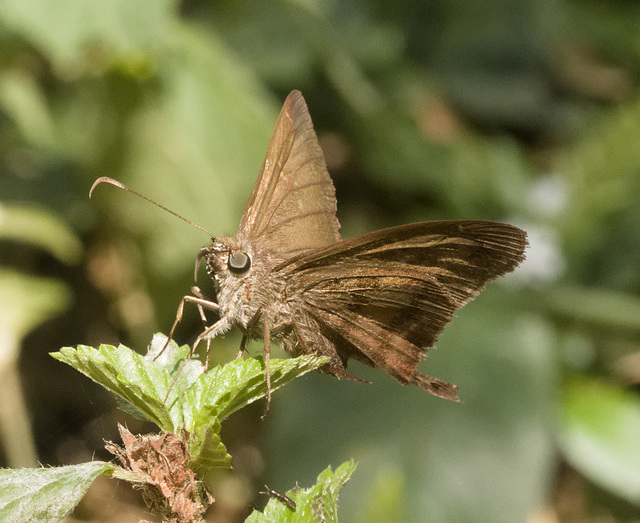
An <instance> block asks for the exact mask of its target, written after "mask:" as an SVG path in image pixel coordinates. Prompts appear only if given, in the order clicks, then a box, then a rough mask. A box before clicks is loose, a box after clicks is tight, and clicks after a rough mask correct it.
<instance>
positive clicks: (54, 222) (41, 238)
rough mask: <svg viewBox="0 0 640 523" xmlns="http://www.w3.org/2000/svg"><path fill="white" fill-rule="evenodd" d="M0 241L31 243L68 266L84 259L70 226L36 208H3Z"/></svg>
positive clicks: (79, 244)
mask: <svg viewBox="0 0 640 523" xmlns="http://www.w3.org/2000/svg"><path fill="white" fill-rule="evenodd" d="M0 238H2V239H9V240H15V241H19V242H25V243H30V244H32V245H35V246H36V247H39V248H41V249H44V250H46V251H47V252H48V253H49V254H51V255H53V256H55V257H56V258H58V259H59V260H60V261H62V262H64V263H68V264H73V263H78V262H79V261H80V257H81V256H82V243H81V242H80V239H79V238H78V237H77V236H76V234H75V233H74V232H73V231H72V230H71V229H70V228H69V226H68V225H67V224H66V223H65V222H64V221H63V220H62V219H60V217H59V216H58V215H57V214H55V213H52V212H51V211H48V210H46V209H43V208H40V207H37V206H35V205H25V204H22V205H7V204H3V205H2V206H0Z"/></svg>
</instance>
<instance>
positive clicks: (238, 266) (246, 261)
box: [227, 251, 251, 276]
mask: <svg viewBox="0 0 640 523" xmlns="http://www.w3.org/2000/svg"><path fill="white" fill-rule="evenodd" d="M227 265H228V266H229V270H230V271H231V274H235V275H236V276H241V275H242V274H244V273H245V272H247V271H248V270H249V269H250V268H251V258H250V257H249V255H248V254H247V253H246V252H242V251H236V252H232V253H231V254H230V255H229V261H228V262H227Z"/></svg>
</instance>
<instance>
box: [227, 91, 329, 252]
mask: <svg viewBox="0 0 640 523" xmlns="http://www.w3.org/2000/svg"><path fill="white" fill-rule="evenodd" d="M339 228H340V225H339V223H338V219H337V218H336V196H335V189H334V187H333V183H332V182H331V178H330V177H329V173H328V172H327V167H326V164H325V160H324V156H323V154H322V150H321V149H320V145H319V143H318V138H317V136H316V133H315V131H314V129H313V123H312V122H311V116H310V115H309V111H308V109H307V104H306V103H305V101H304V98H303V97H302V94H300V92H298V91H293V92H291V94H289V96H288V97H287V99H286V100H285V102H284V105H283V107H282V110H281V112H280V116H279V118H278V121H277V123H276V127H275V129H274V131H273V135H272V137H271V141H270V142H269V147H268V149H267V156H266V158H265V160H264V163H263V165H262V170H261V171H260V175H259V177H258V181H257V182H256V185H255V187H254V189H253V192H252V193H251V197H250V198H249V202H248V203H247V207H246V209H245V211H244V214H243V216H242V221H241V223H240V229H239V232H238V237H239V238H240V239H247V240H252V241H254V242H258V243H263V244H264V245H266V246H268V248H269V249H270V250H271V251H273V252H274V253H275V254H276V255H278V256H279V257H281V258H282V259H288V258H291V257H293V256H295V255H298V254H300V253H302V252H305V251H308V250H311V249H319V248H322V247H325V246H327V245H330V244H332V243H335V242H336V241H337V240H339V238H340V235H339V233H338V229H339Z"/></svg>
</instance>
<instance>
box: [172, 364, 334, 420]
mask: <svg viewBox="0 0 640 523" xmlns="http://www.w3.org/2000/svg"><path fill="white" fill-rule="evenodd" d="M327 361H328V358H321V357H317V356H300V357H298V358H287V359H272V360H271V361H270V362H269V366H270V367H269V368H270V371H271V391H272V392H274V391H276V390H278V389H279V388H280V387H282V386H283V385H285V384H287V383H288V382H290V381H292V380H294V379H295V378H298V377H300V376H302V375H304V374H306V373H307V372H310V371H312V370H315V369H317V368H319V367H321V366H322V365H324V364H325V363H327ZM266 395H267V382H266V376H265V363H264V360H263V359H261V358H251V359H247V360H243V359H236V360H233V361H231V362H229V363H227V364H226V365H223V366H219V367H215V368H213V369H211V370H210V371H209V372H207V373H206V374H203V375H202V377H201V378H200V379H199V380H198V382H197V383H195V384H194V386H193V387H191V388H190V389H189V390H188V391H187V392H186V394H185V397H184V399H185V401H186V403H187V404H188V405H189V408H190V409H191V413H192V414H191V416H192V417H191V420H192V423H191V424H189V423H188V422H187V424H186V428H187V430H191V428H192V426H193V425H194V424H195V422H197V420H198V419H200V417H201V414H200V410H201V409H212V410H211V412H212V413H213V415H215V416H216V417H217V418H219V419H220V420H221V421H222V420H223V419H224V418H226V417H227V416H229V415H230V414H232V413H233V412H235V411H236V410H238V409H241V408H242V407H244V406H245V405H248V404H250V403H253V402H254V401H257V400H259V399H261V398H264V397H266ZM185 419H187V417H186V414H185Z"/></svg>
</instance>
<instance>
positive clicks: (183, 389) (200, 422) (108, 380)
mask: <svg viewBox="0 0 640 523" xmlns="http://www.w3.org/2000/svg"><path fill="white" fill-rule="evenodd" d="M166 340H167V338H166V336H164V335H161V334H156V335H155V336H154V338H153V340H152V342H151V344H150V350H149V353H148V354H147V355H146V356H142V355H140V354H138V353H136V352H133V351H132V350H131V349H129V348H127V347H125V346H123V345H120V346H119V347H114V346H112V345H100V347H99V348H98V349H95V348H93V347H87V346H84V345H80V346H78V347H77V348H72V347H64V348H63V349H61V350H60V351H59V352H55V353H52V354H51V355H52V356H53V357H54V358H56V359H58V360H60V361H63V362H64V363H67V364H68V365H71V366H72V367H74V368H75V369H77V370H79V371H80V372H82V373H83V374H85V375H86V376H88V377H89V378H91V379H92V380H94V381H95V382H96V383H99V384H100V385H102V386H103V387H105V388H107V389H109V390H110V391H111V392H113V393H114V394H116V395H117V396H118V398H119V399H120V400H121V405H122V409H123V410H125V411H126V412H128V413H130V414H132V415H133V416H136V417H138V418H140V419H144V420H149V421H153V422H154V423H156V424H157V425H158V426H159V427H160V428H161V429H162V430H164V431H166V432H178V431H180V430H181V429H186V430H187V431H188V432H189V434H190V440H189V448H190V449H192V452H193V453H194V466H195V467H196V468H198V467H204V468H210V467H213V466H216V467H229V466H230V457H229V455H228V454H227V451H226V448H225V446H224V445H223V444H222V442H221V441H220V437H219V432H220V430H219V428H220V422H221V421H222V420H223V419H224V418H226V417H227V416H228V415H229V414H231V413H232V412H235V411H236V410H238V409H240V408H242V407H244V406H245V405H248V404H249V403H252V402H254V401H256V400H259V399H261V398H264V397H265V396H266V394H267V384H266V375H265V364H264V361H263V360H262V359H253V358H252V359H247V360H243V359H236V360H234V361H232V362H230V363H228V364H226V365H223V366H219V367H215V368H213V369H211V370H210V371H209V372H207V373H204V368H203V366H202V363H201V362H200V361H198V360H197V359H195V358H190V359H189V354H190V352H191V349H190V348H189V346H187V345H184V346H182V347H178V345H177V344H176V343H175V342H173V341H172V342H171V343H169V345H167V347H166V349H165V350H164V351H163V352H162V353H161V354H160V352H161V351H162V349H163V347H164V346H165V343H166ZM326 362H327V358H319V357H315V356H301V357H299V358H291V359H272V360H271V362H270V369H271V390H272V391H275V390H277V389H279V388H280V387H282V386H283V385H285V384H286V383H288V382H289V381H291V380H293V379H295V378H297V377H298V376H302V375H303V374H306V373H307V372H309V371H311V370H314V369H317V368H318V367H320V366H322V365H324V364H325V363H326Z"/></svg>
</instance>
